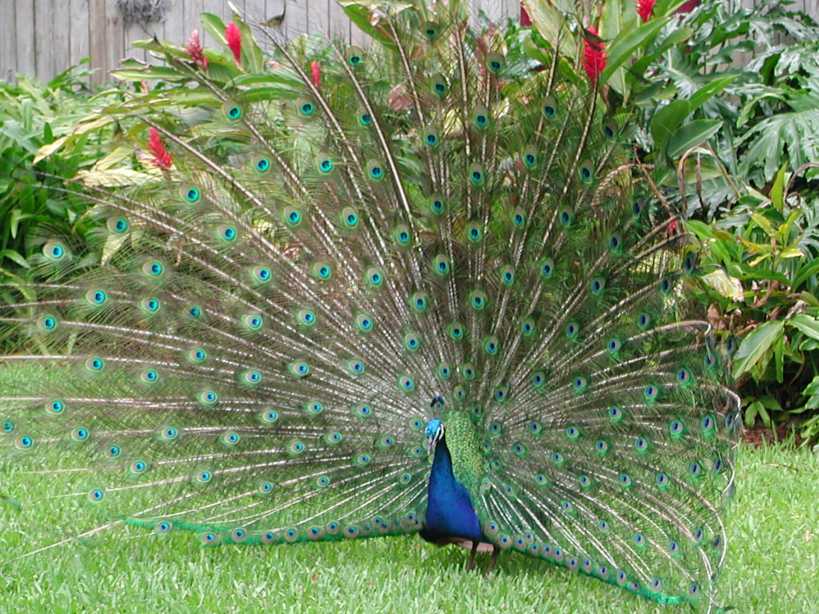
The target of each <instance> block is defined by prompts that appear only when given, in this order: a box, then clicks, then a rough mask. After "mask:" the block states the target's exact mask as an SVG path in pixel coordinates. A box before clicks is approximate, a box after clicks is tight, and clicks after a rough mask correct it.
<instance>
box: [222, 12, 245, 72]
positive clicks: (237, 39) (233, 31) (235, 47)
mask: <svg viewBox="0 0 819 614" xmlns="http://www.w3.org/2000/svg"><path fill="white" fill-rule="evenodd" d="M225 40H226V41H227V46H228V47H230V50H231V51H232V52H233V59H234V60H236V63H237V64H239V65H241V64H242V33H241V32H240V31H239V26H237V25H236V24H235V23H234V22H232V21H231V22H230V23H229V24H228V25H227V27H226V28H225Z"/></svg>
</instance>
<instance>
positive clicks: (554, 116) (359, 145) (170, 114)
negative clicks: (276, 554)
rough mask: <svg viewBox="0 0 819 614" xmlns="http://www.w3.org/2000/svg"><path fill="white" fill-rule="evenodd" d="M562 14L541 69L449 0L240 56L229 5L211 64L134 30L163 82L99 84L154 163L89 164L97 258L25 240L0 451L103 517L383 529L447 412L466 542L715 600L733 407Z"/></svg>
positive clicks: (407, 505) (626, 135) (292, 529)
mask: <svg viewBox="0 0 819 614" xmlns="http://www.w3.org/2000/svg"><path fill="white" fill-rule="evenodd" d="M573 19H576V18H575V17H573V16H572V15H569V14H567V15H566V22H565V23H564V24H563V25H562V26H561V27H560V29H559V32H558V33H557V38H556V40H557V41H558V43H557V44H556V45H555V46H556V47H558V48H559V49H560V52H559V53H558V52H555V51H554V50H553V49H552V50H551V51H550V52H549V53H548V55H546V56H544V57H545V58H546V61H545V62H544V65H543V68H544V69H543V70H542V71H541V72H538V73H536V74H529V73H528V65H527V64H526V63H525V62H513V61H510V60H509V58H508V54H507V51H508V41H506V40H505V39H504V36H503V34H502V33H501V31H499V30H496V29H494V28H490V29H484V30H481V31H477V30H472V29H470V28H469V27H468V25H467V20H466V15H465V11H464V10H463V6H462V5H461V3H459V2H450V3H449V4H447V5H443V4H441V3H435V4H434V5H433V6H427V5H426V4H424V3H422V2H412V3H408V4H406V5H404V4H401V5H400V6H396V7H392V8H390V7H385V8H383V10H382V9H379V10H378V11H377V12H374V13H373V14H372V20H371V26H372V32H373V35H374V36H375V42H376V43H378V44H374V45H373V46H372V48H370V49H368V50H367V51H364V50H362V49H360V48H358V47H342V46H339V45H337V44H335V43H324V44H323V45H321V46H320V47H316V46H310V47H306V46H303V45H299V44H284V43H283V42H281V41H279V40H278V39H276V38H275V36H274V35H273V34H271V33H269V32H265V33H264V34H263V37H264V39H265V40H266V42H267V44H269V46H270V53H269V56H267V59H266V60H265V59H264V58H265V56H263V55H262V52H261V49H259V47H258V46H257V44H256V43H255V41H254V40H253V39H252V37H251V36H250V31H249V29H247V28H246V26H244V24H241V26H240V28H241V33H242V36H241V45H242V47H241V49H240V51H241V50H242V49H243V50H244V51H242V53H240V54H238V56H237V55H236V54H235V53H234V54H233V56H227V55H225V57H221V58H220V57H217V56H216V55H215V54H214V55H213V56H208V58H209V66H210V67H209V68H205V67H204V66H203V63H202V62H201V61H196V58H193V59H191V58H190V57H188V56H187V55H186V54H185V52H184V50H181V49H178V48H174V47H171V46H168V45H162V44H159V43H152V45H153V47H152V49H153V50H154V51H158V52H162V53H164V54H165V57H166V59H167V62H168V64H169V66H170V67H171V68H174V69H175V70H177V71H178V73H179V74H180V75H182V76H183V78H182V79H181V80H180V82H179V83H180V85H178V86H176V85H173V86H171V85H169V87H168V88H167V89H166V90H163V91H155V92H150V93H148V94H144V95H135V96H134V97H133V98H131V99H129V100H126V101H125V102H124V103H123V104H122V105H120V106H118V107H114V108H111V109H108V110H107V112H109V113H111V114H113V115H115V116H116V117H118V118H120V119H122V121H124V122H126V123H127V122H130V123H131V124H134V123H136V124H137V125H138V126H139V127H140V128H139V129H138V130H137V129H135V130H134V131H133V133H134V134H138V135H139V137H138V138H139V139H140V140H141V143H142V146H143V148H145V149H146V150H148V151H152V152H153V156H154V158H153V162H152V163H150V164H149V166H150V165H152V166H153V167H154V168H153V170H151V171H150V172H148V171H147V169H146V173H144V174H143V177H144V178H145V181H144V182H143V183H141V184H139V185H136V186H132V187H130V188H128V189H119V190H111V189H108V188H106V187H99V186H95V185H90V187H89V188H88V196H87V198H88V199H89V200H90V202H92V203H94V205H95V206H94V208H93V215H95V216H97V217H98V219H99V220H100V221H101V223H100V228H101V230H100V233H99V236H98V240H99V241H100V243H101V244H102V245H104V246H105V249H103V250H102V253H103V261H102V262H101V263H99V265H98V266H90V262H89V258H88V257H87V255H86V254H85V253H84V252H83V251H82V250H81V249H80V248H79V247H78V246H75V245H71V244H70V242H68V241H66V240H64V239H63V238H60V237H51V238H48V239H47V240H45V239H44V240H43V241H42V255H41V256H40V257H39V259H38V260H37V262H35V267H36V268H37V271H38V272H40V273H42V274H43V275H41V278H43V279H44V280H43V282H42V283H39V284H33V285H32V286H31V287H29V288H27V289H26V293H27V295H26V296H20V298H19V300H18V301H17V302H16V303H14V304H9V305H4V306H2V307H0V322H2V323H3V326H4V328H5V331H4V332H5V334H6V335H7V336H16V337H17V338H19V339H21V340H22V342H23V343H24V344H25V347H24V348H22V349H21V351H20V353H18V354H13V355H8V356H4V357H2V358H0V363H2V364H3V365H4V366H6V367H8V368H10V369H19V370H20V373H23V374H27V373H30V374H31V375H30V376H28V377H27V378H25V379H27V380H28V381H23V382H21V383H20V384H19V390H11V391H8V392H4V393H3V395H2V397H0V408H1V409H0V419H2V420H3V431H4V432H5V434H4V435H2V436H0V446H2V450H3V454H4V455H5V456H6V458H8V459H9V461H10V462H12V463H15V464H17V465H19V467H24V468H27V469H33V470H37V471H44V472H47V474H48V475H51V476H53V478H54V481H55V492H59V493H60V496H61V497H62V496H63V495H65V497H63V498H61V499H59V500H60V501H74V500H78V501H79V500H83V501H86V502H87V504H88V505H89V506H92V507H93V506H97V507H99V508H101V509H102V510H103V512H104V514H103V515H104V516H105V517H106V518H107V521H106V522H104V523H101V524H100V525H95V526H98V527H101V528H104V527H107V526H109V525H108V524H107V523H108V522H111V521H112V520H111V519H114V520H113V522H117V521H121V522H126V523H128V524H131V525H138V526H147V527H150V528H152V529H154V530H155V531H156V532H159V533H164V532H168V531H171V530H190V531H194V532H196V533H199V534H201V536H202V539H203V541H204V542H205V543H206V544H214V543H227V542H232V543H258V542H261V543H274V542H287V543H293V542H305V541H311V540H333V539H343V538H357V537H367V536H380V535H396V534H403V533H413V532H416V531H418V530H420V529H421V528H422V527H423V526H424V519H425V511H426V507H427V483H428V480H429V473H430V460H431V459H430V458H429V456H428V449H427V442H426V440H425V437H424V428H425V426H426V424H427V422H428V421H429V420H430V419H431V418H433V417H443V418H444V420H445V422H446V421H447V419H448V418H449V419H450V427H449V430H448V432H447V439H448V442H449V447H450V450H451V451H452V454H453V466H454V467H455V471H456V477H457V478H458V479H459V480H460V481H461V482H462V483H463V484H464V485H465V486H466V487H467V488H468V489H469V492H470V493H471V495H472V498H473V503H474V506H475V508H476V511H477V513H478V516H479V518H480V520H481V523H482V528H483V532H484V534H485V535H486V537H487V539H490V540H491V541H493V542H494V543H496V544H497V545H499V546H501V547H504V548H506V547H511V548H514V549H516V550H518V551H520V552H522V553H525V554H528V555H531V556H534V557H538V558H542V559H547V560H549V561H550V562H552V563H556V564H560V565H562V566H564V567H567V568H569V569H573V570H578V571H581V572H584V573H586V574H588V575H591V576H594V577H597V578H600V579H602V580H604V581H607V582H609V583H612V584H615V585H618V586H621V587H624V588H626V589H627V590H629V591H631V592H633V593H636V594H639V595H642V596H644V597H648V598H652V599H655V600H656V601H658V602H662V603H669V604H673V603H690V604H695V605H700V604H708V605H710V604H711V603H712V594H713V579H714V577H715V575H716V572H717V570H718V568H719V567H720V565H721V564H722V561H723V559H724V555H725V531H724V526H723V523H722V520H721V517H720V511H719V510H720V505H721V501H722V499H723V497H724V495H725V493H726V491H728V490H729V489H730V487H731V484H732V480H733V447H734V444H735V441H736V431H737V428H738V421H737V418H736V414H737V411H738V402H737V398H736V397H735V395H733V393H732V392H730V390H729V389H728V388H726V386H725V378H724V362H725V352H724V351H723V349H722V348H721V347H720V346H719V344H718V343H717V342H716V341H715V339H714V338H713V336H712V335H711V334H710V330H709V328H708V325H707V324H706V323H703V322H699V321H693V320H687V319H685V313H684V309H683V300H684V299H683V297H684V292H685V286H686V279H687V277H688V276H689V275H690V274H691V273H692V272H693V271H694V270H695V268H696V260H695V258H694V255H693V253H691V252H690V251H687V250H686V247H685V236H684V235H683V234H681V233H680V232H679V229H678V220H677V218H676V217H674V216H673V215H672V213H671V212H669V211H668V210H667V209H666V207H664V206H661V205H660V204H659V203H658V202H657V199H656V196H657V195H656V194H655V193H654V192H653V190H652V189H651V186H650V185H648V182H647V181H646V178H645V177H646V171H645V169H644V168H642V167H641V166H640V164H639V162H635V160H634V159H633V156H632V153H631V149H630V140H631V137H632V134H631V126H630V117H629V116H628V114H627V113H626V112H623V111H621V110H618V109H614V108H613V107H610V106H608V105H607V104H605V103H604V100H603V98H602V96H601V93H602V92H601V88H602V87H603V85H602V84H601V81H600V78H599V77H600V74H599V73H600V70H601V69H600V68H599V64H594V66H592V68H591V69H590V68H589V67H588V66H586V67H585V70H586V72H587V75H585V76H584V75H583V74H582V64H583V62H584V50H583V45H584V43H583V41H582V39H578V40H577V41H575V39H574V38H573V37H572V35H571V32H572V31H574V30H576V29H577V27H578V26H580V24H579V23H576V22H575V21H572V20H573ZM595 44H597V43H595ZM257 51H258V53H257ZM596 52H598V53H599V52H600V49H597V51H596ZM197 57H198V56H197ZM270 60H272V62H273V65H274V67H273V69H272V70H270V71H265V69H264V66H265V62H267V61H270ZM237 62H238V64H237ZM595 62H599V58H598V59H596V60H595ZM595 66H596V67H597V68H595ZM590 70H591V72H589V71H590ZM595 71H596V72H595ZM146 102H147V103H150V111H146V110H145V109H146V106H145V103H146ZM149 133H150V134H151V136H150V139H151V141H150V144H149V145H147V146H146V145H145V143H148V134H149ZM85 179H86V180H87V183H92V182H93V180H94V175H93V173H89V174H88V175H87V176H86V177H85ZM65 189H70V188H65ZM78 271H79V272H80V274H79V275H78V274H77V272H78ZM33 365H37V366H38V367H39V369H38V368H35V367H34V366H33ZM461 418H463V420H461ZM464 425H466V426H464ZM468 425H471V426H468ZM459 429H462V430H459ZM463 429H465V430H463ZM470 429H472V430H470ZM467 431H469V432H468V433H467ZM459 437H462V439H459ZM467 440H468V441H472V440H474V441H478V442H479V443H478V444H477V445H474V446H473V445H472V444H468V443H464V442H467ZM461 444H462V445H461ZM465 467H466V468H469V470H465V469H464V468H465ZM73 528H74V529H75V533H76V534H85V532H87V531H95V530H96V529H94V528H86V527H73ZM59 543H60V544H62V543H63V542H62V541H61V542H59ZM703 595H704V596H703Z"/></svg>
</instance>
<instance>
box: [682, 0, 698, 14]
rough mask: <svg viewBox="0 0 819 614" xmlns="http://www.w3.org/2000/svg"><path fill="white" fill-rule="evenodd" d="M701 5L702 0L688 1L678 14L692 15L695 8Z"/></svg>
mask: <svg viewBox="0 0 819 614" xmlns="http://www.w3.org/2000/svg"><path fill="white" fill-rule="evenodd" d="M699 4H700V0H688V2H686V3H685V4H682V5H681V6H680V8H678V9H677V13H680V14H685V13H690V12H691V11H693V10H694V9H695V8H697V7H698V6H699Z"/></svg>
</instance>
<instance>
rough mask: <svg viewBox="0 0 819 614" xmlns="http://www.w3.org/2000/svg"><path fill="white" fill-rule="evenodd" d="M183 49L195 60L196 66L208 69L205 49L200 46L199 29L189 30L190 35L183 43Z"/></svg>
mask: <svg viewBox="0 0 819 614" xmlns="http://www.w3.org/2000/svg"><path fill="white" fill-rule="evenodd" d="M185 51H187V52H188V55H189V56H191V59H192V60H193V61H194V62H196V64H197V66H199V68H201V69H202V70H207V69H208V58H206V57H205V50H204V48H203V47H202V41H201V40H200V39H199V30H194V31H193V32H191V37H190V38H189V39H188V43H187V44H186V45H185Z"/></svg>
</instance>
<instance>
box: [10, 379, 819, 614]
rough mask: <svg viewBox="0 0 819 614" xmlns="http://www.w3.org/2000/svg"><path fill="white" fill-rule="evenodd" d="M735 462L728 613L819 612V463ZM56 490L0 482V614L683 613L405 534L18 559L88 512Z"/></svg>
mask: <svg viewBox="0 0 819 614" xmlns="http://www.w3.org/2000/svg"><path fill="white" fill-rule="evenodd" d="M2 375H3V374H2V373H1V372H0V388H4V389H8V388H9V383H10V382H8V381H5V382H4V381H3V377H2ZM737 464H738V476H737V477H738V480H737V491H736V494H735V496H734V499H733V501H732V503H731V509H730V516H729V521H728V527H729V544H730V545H729V556H728V560H727V565H726V567H725V568H724V570H723V572H722V575H721V577H720V579H719V586H720V588H721V593H720V595H721V600H722V602H723V603H724V604H726V605H730V606H734V607H735V608H736V609H737V611H738V612H786V611H787V612H817V611H819V605H817V604H819V581H818V580H817V578H819V455H816V454H813V453H811V452H810V451H809V450H807V449H801V450H787V449H782V448H758V449H754V448H750V447H742V448H740V452H739V457H738V461H737ZM53 479H55V478H53V477H44V476H30V475H26V474H23V473H21V472H19V471H17V472H15V471H12V472H8V471H7V472H0V494H3V495H6V496H14V497H16V498H17V499H19V500H20V501H21V508H20V509H18V508H17V507H15V506H14V505H11V504H9V503H8V502H7V501H6V502H5V503H3V501H2V499H0V553H2V554H0V561H2V562H5V563H7V564H5V565H0V574H2V576H1V577H0V612H68V611H70V612H76V611H105V612H191V611H197V612H202V613H204V612H254V611H258V612H261V611H266V612H279V611H287V612H320V611H338V612H529V611H539V612H544V611H557V612H654V611H664V610H665V611H688V610H687V609H674V608H671V609H665V608H662V607H660V606H657V605H655V604H653V603H650V602H647V601H644V600H642V599H640V598H638V597H634V596H632V595H630V594H628V593H626V592H624V591H621V590H618V589H615V588H612V587H610V586H608V585H605V584H603V583H601V582H599V581H596V580H593V579H591V578H586V577H582V576H579V575H576V574H573V573H571V572H569V571H566V570H564V569H560V568H556V567H553V566H550V565H548V564H547V563H545V562H540V561H535V560H530V559H527V558H525V557H523V556H521V555H517V554H514V553H511V552H510V553H505V554H503V555H502V556H501V558H500V560H499V564H498V568H497V571H496V572H495V573H494V574H493V575H491V576H490V577H484V576H482V575H480V574H479V573H474V572H468V571H466V570H465V569H464V563H465V561H466V552H465V551H462V550H459V549H455V548H452V547H449V548H435V547H433V546H430V545H428V544H426V543H424V542H422V541H421V540H420V539H418V538H405V537H402V538H393V539H373V540H364V541H359V542H344V543H329V544H306V545H300V546H267V547H265V546H247V547H240V546H227V547H221V548H204V547H202V546H200V543H199V540H198V539H196V538H195V537H194V536H191V535H189V534H182V533H176V534H174V533H171V534H169V535H166V536H159V535H155V534H153V533H151V532H146V531H144V530H140V529H135V528H131V529H116V530H114V531H112V532H109V533H107V534H104V535H102V536H99V537H96V538H93V539H91V540H89V541H87V542H85V543H73V544H70V545H65V546H61V547H59V548H55V549H53V550H51V551H49V552H46V553H41V554H39V555H36V556H33V557H28V558H24V559H22V560H17V558H16V557H18V556H20V555H22V554H24V553H26V552H27V551H30V550H31V549H32V542H31V541H26V540H25V539H21V536H23V535H25V534H26V532H29V529H30V528H33V527H37V529H32V530H31V531H30V532H31V533H40V534H42V533H41V529H42V528H43V527H49V526H57V525H62V526H65V525H66V523H70V522H71V520H72V519H71V516H70V514H90V513H92V512H90V511H87V510H88V507H89V506H87V505H85V506H71V507H70V509H68V510H65V509H62V508H59V507H58V506H55V505H52V504H51V502H50V501H49V494H50V490H49V489H50V488H52V487H53ZM74 520H76V518H74ZM90 520H91V519H89V518H86V519H85V522H83V521H82V520H80V521H78V522H77V525H78V526H87V525H88V523H89V522H90ZM58 537H59V534H58V533H56V532H55V533H54V534H53V536H52V539H53V540H54V541H56V539H57V538H58ZM32 541H33V540H32ZM9 562H10V563H9ZM484 563H485V561H481V564H484Z"/></svg>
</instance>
